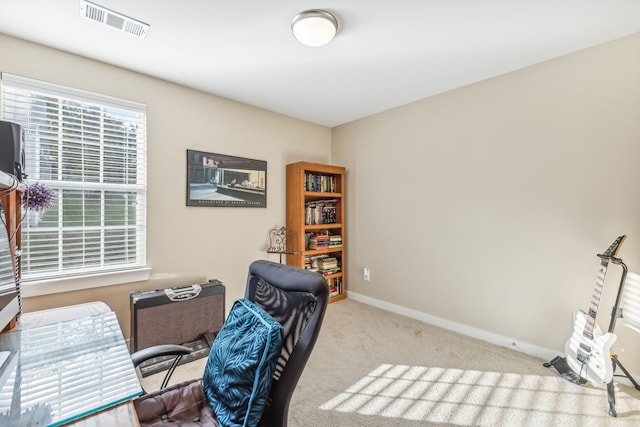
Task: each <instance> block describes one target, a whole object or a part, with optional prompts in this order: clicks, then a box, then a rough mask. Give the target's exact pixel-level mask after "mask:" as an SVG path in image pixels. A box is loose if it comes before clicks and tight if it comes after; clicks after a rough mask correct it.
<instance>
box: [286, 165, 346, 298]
mask: <svg viewBox="0 0 640 427" xmlns="http://www.w3.org/2000/svg"><path fill="white" fill-rule="evenodd" d="M344 177H345V168H343V167H340V166H331V165H323V164H319V163H309V162H298V163H292V164H289V165H287V233H288V238H287V249H288V250H290V251H292V252H293V253H291V254H287V258H286V262H287V264H289V265H293V266H295V267H299V268H307V269H311V270H316V269H317V270H318V271H319V274H323V275H324V277H325V279H326V280H327V283H328V285H329V294H330V296H329V302H335V301H339V300H341V299H344V298H346V296H347V292H346V291H347V288H346V281H345V278H346V274H345V267H346V262H345V253H346V251H345V225H344V220H345V208H344V205H345V199H344V184H345V182H344Z"/></svg>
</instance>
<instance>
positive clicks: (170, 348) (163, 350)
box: [131, 344, 191, 367]
mask: <svg viewBox="0 0 640 427" xmlns="http://www.w3.org/2000/svg"><path fill="white" fill-rule="evenodd" d="M189 353H191V349H190V348H189V347H185V346H183V345H177V344H163V345H155V346H153V347H148V348H144V349H142V350H138V351H136V352H135V353H133V354H132V355H131V360H132V361H133V366H135V367H138V365H140V364H141V363H142V362H144V361H145V360H149V359H151V358H154V357H158V356H184V355H186V354H189Z"/></svg>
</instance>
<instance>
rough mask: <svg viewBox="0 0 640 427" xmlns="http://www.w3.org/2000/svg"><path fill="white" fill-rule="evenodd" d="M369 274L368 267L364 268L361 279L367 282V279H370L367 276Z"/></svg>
mask: <svg viewBox="0 0 640 427" xmlns="http://www.w3.org/2000/svg"><path fill="white" fill-rule="evenodd" d="M369 274H370V271H369V267H365V268H364V269H363V270H362V277H363V279H364V280H366V281H367V282H368V281H369V277H370V276H369Z"/></svg>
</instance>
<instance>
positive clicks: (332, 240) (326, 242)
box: [306, 233, 342, 250]
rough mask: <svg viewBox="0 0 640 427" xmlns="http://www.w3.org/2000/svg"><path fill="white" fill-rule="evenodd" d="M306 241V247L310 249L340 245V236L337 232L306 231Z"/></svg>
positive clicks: (339, 246)
mask: <svg viewBox="0 0 640 427" xmlns="http://www.w3.org/2000/svg"><path fill="white" fill-rule="evenodd" d="M306 241H307V244H306V248H307V249H310V250H316V249H328V248H341V247H342V236H340V235H339V234H325V233H320V234H317V233H306Z"/></svg>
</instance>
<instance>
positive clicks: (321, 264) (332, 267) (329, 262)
mask: <svg viewBox="0 0 640 427" xmlns="http://www.w3.org/2000/svg"><path fill="white" fill-rule="evenodd" d="M318 270H320V271H321V272H322V274H324V275H329V274H335V273H337V272H339V271H340V266H339V265H338V259H337V258H336V257H324V258H320V259H319V260H318Z"/></svg>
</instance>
